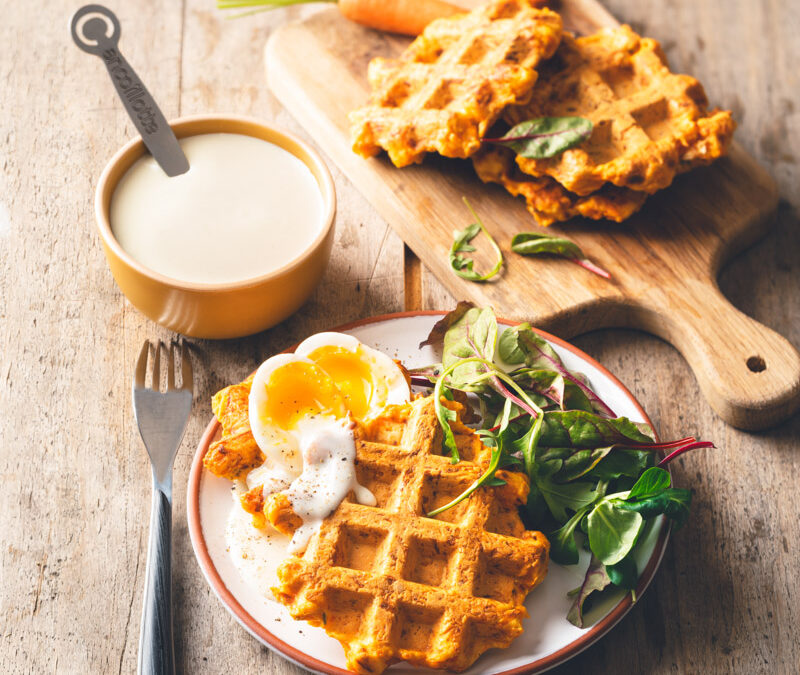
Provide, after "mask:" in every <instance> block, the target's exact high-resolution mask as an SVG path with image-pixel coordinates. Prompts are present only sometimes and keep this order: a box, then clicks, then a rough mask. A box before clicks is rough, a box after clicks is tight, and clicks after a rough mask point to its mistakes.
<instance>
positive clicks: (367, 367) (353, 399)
mask: <svg viewBox="0 0 800 675" xmlns="http://www.w3.org/2000/svg"><path fill="white" fill-rule="evenodd" d="M308 356H309V358H310V359H311V360H313V361H314V362H315V363H317V364H318V365H319V366H320V368H322V369H323V370H324V371H325V372H326V373H328V374H329V375H330V376H331V378H332V379H333V381H334V382H336V386H337V387H338V388H339V391H340V392H341V393H342V395H343V396H344V400H345V405H346V406H347V409H348V410H349V411H350V412H351V413H352V415H353V417H356V418H358V419H362V420H363V419H364V418H365V417H367V415H368V414H369V412H370V410H371V409H373V408H374V407H375V406H376V404H377V406H379V407H383V405H384V404H385V402H386V396H387V391H386V385H385V384H383V383H382V382H381V381H380V380H376V379H375V372H374V369H373V367H372V366H371V364H370V363H369V361H368V359H367V357H366V355H365V354H364V352H363V350H362V349H361V347H359V348H358V349H356V351H351V350H349V349H345V348H343V347H338V346H336V345H325V346H323V347H318V348H317V349H315V350H314V351H313V352H311V353H310V354H309V355H308Z"/></svg>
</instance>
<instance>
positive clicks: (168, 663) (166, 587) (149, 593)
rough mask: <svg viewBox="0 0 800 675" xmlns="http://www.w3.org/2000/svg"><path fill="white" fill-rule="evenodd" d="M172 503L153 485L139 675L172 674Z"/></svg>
mask: <svg viewBox="0 0 800 675" xmlns="http://www.w3.org/2000/svg"><path fill="white" fill-rule="evenodd" d="M171 543H172V504H171V503H170V497H169V495H168V494H167V492H166V491H164V490H163V489H162V488H161V487H160V486H158V485H157V484H155V482H154V484H153V510H152V512H151V514H150V543H149V545H148V547H147V572H146V581H145V586H144V607H143V609H142V627H141V634H140V636H139V675H173V674H174V673H175V655H174V652H173V647H172V560H171V553H172V551H171V548H172V545H171Z"/></svg>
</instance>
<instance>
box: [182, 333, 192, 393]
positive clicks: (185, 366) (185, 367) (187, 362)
mask: <svg viewBox="0 0 800 675" xmlns="http://www.w3.org/2000/svg"><path fill="white" fill-rule="evenodd" d="M181 389H188V390H189V391H192V360H191V359H190V358H189V348H188V347H187V346H186V340H181Z"/></svg>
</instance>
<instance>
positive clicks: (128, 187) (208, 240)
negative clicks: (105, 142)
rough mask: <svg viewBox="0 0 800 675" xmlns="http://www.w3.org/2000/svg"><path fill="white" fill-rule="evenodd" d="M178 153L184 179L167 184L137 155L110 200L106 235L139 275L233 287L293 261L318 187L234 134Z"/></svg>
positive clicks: (287, 158) (296, 167)
mask: <svg viewBox="0 0 800 675" xmlns="http://www.w3.org/2000/svg"><path fill="white" fill-rule="evenodd" d="M180 144H181V147H182V148H183V151H184V153H185V154H186V157H187V159H188V160H189V166H190V169H189V171H188V172H186V173H185V174H183V175H181V176H175V177H174V178H169V177H168V176H167V175H166V174H165V173H164V172H163V171H162V170H161V168H160V167H159V166H158V164H156V161H155V160H154V159H153V158H152V157H151V156H150V155H146V156H144V157H142V158H140V159H139V160H137V161H136V163H134V165H133V166H132V167H131V168H130V169H129V170H128V171H127V172H126V174H125V175H124V176H123V177H122V179H121V180H120V182H119V185H118V186H117V188H116V190H115V191H114V194H113V196H112V198H111V214H110V216H111V230H112V232H113V233H114V236H115V237H116V239H117V241H118V242H119V243H120V245H121V246H122V248H123V249H124V250H125V251H126V252H127V253H128V254H129V255H130V256H131V257H132V258H134V259H135V260H136V261H137V262H139V263H141V264H142V265H144V266H145V267H148V268H150V269H151V270H154V271H155V272H159V273H160V274H164V275H166V276H168V277H172V278H174V279H178V280H181V281H189V282H196V283H227V282H235V281H242V280H245V279H250V278H253V277H257V276H261V275H263V274H267V273H268V272H271V271H273V270H275V269H278V268H279V267H282V266H283V265H285V264H286V263H288V262H290V261H292V260H294V259H296V258H297V257H299V256H300V255H301V254H302V253H303V252H304V251H305V250H307V249H308V247H309V246H310V244H311V243H312V242H313V241H314V240H315V239H316V238H317V236H318V235H319V233H320V232H321V229H322V225H323V223H322V218H323V204H322V194H321V192H320V189H319V186H318V185H317V182H316V180H315V179H314V176H313V174H312V173H311V170H310V169H309V168H308V167H307V166H306V165H305V164H304V163H303V162H302V161H301V160H300V159H298V158H297V157H295V156H294V155H293V154H291V153H290V152H287V151H286V150H284V149H283V148H280V147H278V146H277V145H275V144H273V143H269V142H267V141H264V140H261V139H259V138H253V137H252V136H245V135H241V134H202V135H199V136H190V137H187V138H184V139H181V141H180Z"/></svg>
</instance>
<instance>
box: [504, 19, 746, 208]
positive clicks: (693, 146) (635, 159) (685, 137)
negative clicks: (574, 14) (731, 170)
mask: <svg viewBox="0 0 800 675" xmlns="http://www.w3.org/2000/svg"><path fill="white" fill-rule="evenodd" d="M539 71H540V76H539V79H538V81H537V83H536V86H535V87H534V89H533V90H532V93H531V97H530V99H529V101H528V102H526V103H524V104H522V105H517V106H510V107H509V108H507V109H506V111H505V112H504V119H505V121H506V122H508V124H510V125H514V124H518V123H519V122H523V121H525V120H530V119H534V118H538V117H560V116H578V117H585V118H588V119H590V120H591V121H592V122H593V123H594V129H593V131H592V135H591V137H590V138H589V139H588V140H587V141H585V142H584V143H582V144H581V145H579V146H577V147H575V148H572V149H569V150H566V151H565V152H563V153H562V154H560V155H558V156H556V157H552V158H548V159H529V158H525V157H522V156H518V157H517V164H518V165H519V168H520V169H521V170H522V171H523V172H524V173H526V174H529V175H531V176H537V177H538V176H551V177H552V178H554V179H555V180H556V181H557V182H558V183H560V184H561V185H563V186H564V187H565V188H566V189H567V190H569V191H570V192H573V193H575V194H577V195H580V196H586V195H589V194H591V193H593V192H595V191H596V190H598V189H600V188H601V187H602V186H603V184H605V183H612V184H614V185H617V186H620V187H626V188H630V189H632V190H637V191H642V192H647V193H650V194H652V193H654V192H656V191H657V190H660V189H662V188H664V187H666V186H668V185H669V184H670V183H671V182H672V179H673V178H674V177H675V175H676V174H677V173H679V172H680V171H681V170H685V169H686V168H691V167H692V166H697V165H700V164H709V163H711V162H712V161H713V160H715V159H716V158H717V157H720V156H721V155H723V154H724V153H725V152H726V150H727V147H728V145H729V143H730V140H731V137H732V135H733V131H734V129H735V123H734V121H733V119H732V118H731V115H730V113H729V112H728V111H711V112H709V111H708V100H707V99H706V94H705V91H704V90H703V86H702V85H701V84H700V82H698V81H697V80H696V79H695V78H693V77H690V76H688V75H676V74H674V73H671V72H670V70H669V68H668V67H667V64H666V59H665V57H664V54H663V52H662V51H661V47H660V45H659V44H658V42H656V41H655V40H651V39H648V38H642V37H639V36H638V35H637V34H636V33H634V32H633V31H632V30H631V29H630V28H629V27H628V26H621V27H619V28H616V29H607V30H603V31H600V32H598V33H595V34H594V35H589V36H587V37H580V38H577V39H576V38H574V37H572V36H571V35H568V34H565V35H564V36H563V39H562V42H561V46H560V47H559V48H558V50H557V52H556V54H555V56H554V57H553V58H552V59H550V60H549V61H547V62H546V63H543V64H542V65H541V67H540V69H539Z"/></svg>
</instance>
